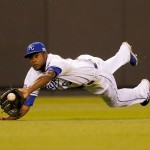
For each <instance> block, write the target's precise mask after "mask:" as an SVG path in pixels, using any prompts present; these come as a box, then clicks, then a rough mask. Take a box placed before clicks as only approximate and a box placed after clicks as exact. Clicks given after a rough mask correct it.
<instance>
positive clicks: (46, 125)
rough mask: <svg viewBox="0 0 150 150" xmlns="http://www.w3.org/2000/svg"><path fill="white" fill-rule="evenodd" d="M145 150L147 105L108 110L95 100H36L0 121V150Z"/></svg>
mask: <svg viewBox="0 0 150 150" xmlns="http://www.w3.org/2000/svg"><path fill="white" fill-rule="evenodd" d="M12 149H15V150H27V149H29V150H30V149H31V150H41V149H43V150H120V149H121V150H133V149H135V150H149V149H150V106H147V107H141V106H140V105H134V106H130V107H125V108H109V107H108V106H107V105H106V104H105V103H104V102H103V101H102V100H101V99H100V98H99V97H74V98H73V97H57V98H56V97H55V98H54V97H51V98H50V97H49V98H46V97H45V98H44V97H43V98H42V97H39V98H38V99H37V100H36V102H35V104H34V107H33V108H32V109H31V111H30V112H29V113H28V114H27V115H26V116H25V117H24V118H22V119H20V120H17V121H1V122H0V150H12Z"/></svg>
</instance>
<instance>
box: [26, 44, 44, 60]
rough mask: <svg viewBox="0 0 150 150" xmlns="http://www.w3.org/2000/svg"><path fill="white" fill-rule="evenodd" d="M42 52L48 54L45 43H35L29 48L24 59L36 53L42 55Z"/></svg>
mask: <svg viewBox="0 0 150 150" xmlns="http://www.w3.org/2000/svg"><path fill="white" fill-rule="evenodd" d="M40 52H46V48H45V46H44V44H43V43H41V42H34V43H31V44H30V45H29V46H28V47H27V54H26V55H25V56H24V58H29V57H30V56H31V55H32V54H34V53H40Z"/></svg>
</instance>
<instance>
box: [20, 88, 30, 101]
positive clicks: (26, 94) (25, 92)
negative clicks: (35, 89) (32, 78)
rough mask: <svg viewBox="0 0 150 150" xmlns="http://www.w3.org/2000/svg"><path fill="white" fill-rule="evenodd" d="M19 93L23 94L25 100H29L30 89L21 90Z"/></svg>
mask: <svg viewBox="0 0 150 150" xmlns="http://www.w3.org/2000/svg"><path fill="white" fill-rule="evenodd" d="M19 91H20V92H22V94H23V97H24V98H25V99H26V98H28V96H29V94H30V93H29V90H28V88H20V89H19Z"/></svg>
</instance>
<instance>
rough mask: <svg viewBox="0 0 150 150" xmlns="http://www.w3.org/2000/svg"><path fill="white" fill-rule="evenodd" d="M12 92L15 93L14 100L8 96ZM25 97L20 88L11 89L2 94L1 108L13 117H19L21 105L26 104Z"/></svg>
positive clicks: (0, 99) (0, 98)
mask: <svg viewBox="0 0 150 150" xmlns="http://www.w3.org/2000/svg"><path fill="white" fill-rule="evenodd" d="M10 93H14V94H15V99H14V100H13V101H10V100H8V98H7V96H8V94H10ZM24 101H25V99H24V97H23V95H22V93H21V92H20V91H19V90H18V89H15V88H14V89H10V90H8V91H6V92H4V93H3V94H2V96H1V97H0V105H1V109H2V110H3V111H4V112H5V113H7V114H8V115H9V116H11V117H18V116H19V115H20V112H21V107H22V105H23V104H24Z"/></svg>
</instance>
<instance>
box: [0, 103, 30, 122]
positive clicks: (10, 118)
mask: <svg viewBox="0 0 150 150" xmlns="http://www.w3.org/2000/svg"><path fill="white" fill-rule="evenodd" d="M29 110H30V106H26V105H23V106H22V108H21V113H20V115H19V116H17V117H12V116H7V117H3V116H0V120H17V119H20V118H22V117H23V116H24V115H25V114H26V113H27V112H28V111H29Z"/></svg>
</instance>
